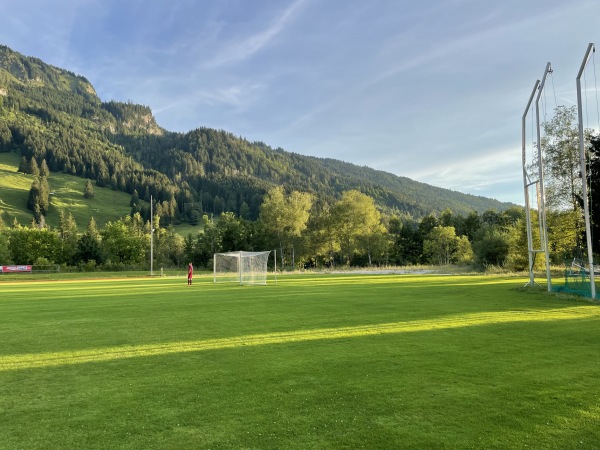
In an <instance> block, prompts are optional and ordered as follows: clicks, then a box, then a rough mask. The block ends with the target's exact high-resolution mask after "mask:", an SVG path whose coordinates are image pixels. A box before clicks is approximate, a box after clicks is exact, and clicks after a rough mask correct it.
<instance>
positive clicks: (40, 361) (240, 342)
mask: <svg viewBox="0 0 600 450" xmlns="http://www.w3.org/2000/svg"><path fill="white" fill-rule="evenodd" d="M589 318H596V319H598V318H600V308H598V307H595V306H579V307H573V308H561V309H556V310H544V311H539V310H529V311H507V312H494V313H480V314H465V315H458V316H454V317H445V318H439V319H435V320H417V321H409V322H395V323H383V324H378V325H366V326H354V327H340V328H325V329H314V330H300V331H291V332H286V333H267V334H258V335H249V336H240V337H232V338H221V339H209V340H201V341H189V342H172V343H164V344H154V345H130V346H126V347H113V348H99V349H90V350H81V351H68V352H56V353H41V354H25V355H8V356H5V357H1V356H0V372H1V371H5V370H17V369H31V368H37V367H53V366H60V365H67V364H81V363H88V362H101V361H110V360H113V359H123V358H136V357H145V356H156V355H166V354H172V353H184V352H198V351H207V350H223V349H229V348H236V347H242V346H255V345H274V344H284V343H291V342H304V341H314V340H322V339H346V338H358V337H366V336H374V335H381V334H394V333H409V332H424V331H433V330H443V329H453V328H463V327H473V326H485V325H497V324H506V323H514V322H547V321H559V320H577V319H589Z"/></svg>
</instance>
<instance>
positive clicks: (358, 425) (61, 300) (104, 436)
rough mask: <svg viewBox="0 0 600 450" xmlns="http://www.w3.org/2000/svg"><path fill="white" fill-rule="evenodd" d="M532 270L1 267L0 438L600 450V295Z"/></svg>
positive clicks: (27, 443) (69, 444) (34, 442)
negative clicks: (202, 271)
mask: <svg viewBox="0 0 600 450" xmlns="http://www.w3.org/2000/svg"><path fill="white" fill-rule="evenodd" d="M525 281H526V280H525V279H521V278H507V277H486V276H410V275H402V276H397V275H369V276H367V275H352V274H348V275H321V274H313V275H302V276H300V275H294V276H284V277H280V278H279V280H278V284H277V285H273V284H271V285H268V286H257V287H239V286H234V285H216V286H215V285H213V284H212V278H211V277H209V276H206V275H203V276H200V277H196V280H195V284H194V286H192V287H188V286H186V284H185V278H184V277H183V276H182V277H179V278H129V279H121V280H116V279H114V280H107V279H96V280H66V281H53V282H49V281H24V280H22V281H20V282H19V281H4V282H1V279H0V448H11V449H12V448H27V449H34V448H53V449H56V448H58V449H60V448H65V449H66V448H69V449H71V448H86V449H94V448H123V449H128V448H131V449H134V448H135V449H138V448H144V449H153V448H156V449H165V448H173V449H175V448H232V449H234V448H235V449H237V448H247V449H250V448H257V449H258V448H261V449H262V448H273V449H276V448H277V449H279V448H281V449H296V448H297V449H305V448H317V449H331V448H348V449H350V448H351V449H354V448H370V449H374V448H427V449H449V448H460V449H462V448H497V449H506V448H511V449H513V448H516V449H518V448H537V449H554V448H556V449H570V448H588V449H592V448H598V447H599V446H600V399H599V395H600V394H598V386H597V385H598V379H599V378H600V359H599V358H598V355H599V350H598V342H600V308H599V307H598V305H596V304H593V303H589V302H585V301H582V300H578V299H572V298H567V297H558V296H554V295H548V294H546V293H544V292H541V291H526V290H523V289H522V288H521V286H523V284H524V283H525Z"/></svg>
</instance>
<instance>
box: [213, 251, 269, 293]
mask: <svg viewBox="0 0 600 450" xmlns="http://www.w3.org/2000/svg"><path fill="white" fill-rule="evenodd" d="M270 255H271V250H269V251H263V252H244V251H240V252H225V253H215V254H214V257H213V282H214V283H219V282H221V283H227V282H229V283H237V284H240V285H260V284H262V285H266V284H267V273H268V269H267V266H268V262H269V256H270Z"/></svg>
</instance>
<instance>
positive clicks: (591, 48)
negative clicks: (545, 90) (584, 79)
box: [576, 43, 596, 298]
mask: <svg viewBox="0 0 600 450" xmlns="http://www.w3.org/2000/svg"><path fill="white" fill-rule="evenodd" d="M595 51H596V48H595V47H594V44H593V43H590V44H588V48H587V51H586V52H585V56H584V58H583V62H582V63H581V67H580V68H579V73H578V74H577V80H576V81H577V115H578V116H579V160H580V165H581V180H582V183H581V185H582V197H583V211H584V217H585V234H586V240H587V254H588V264H589V269H590V288H591V294H592V298H596V282H595V280H594V253H593V251H592V231H591V226H590V206H589V200H588V192H587V170H586V163H587V158H586V155H585V143H584V141H583V112H582V107H581V75H583V71H584V70H585V66H587V63H588V61H589V60H590V56H591V55H592V54H593V53H594V52H595Z"/></svg>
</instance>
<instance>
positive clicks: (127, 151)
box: [0, 46, 509, 223]
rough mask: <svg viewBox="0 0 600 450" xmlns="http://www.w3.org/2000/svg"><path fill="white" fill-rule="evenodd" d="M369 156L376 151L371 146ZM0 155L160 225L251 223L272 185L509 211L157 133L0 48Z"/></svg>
mask: <svg viewBox="0 0 600 450" xmlns="http://www.w3.org/2000/svg"><path fill="white" fill-rule="evenodd" d="M371 150H372V151H376V149H371ZM0 151H2V152H16V153H18V154H19V155H20V156H21V157H23V158H25V163H26V164H31V161H32V159H33V160H35V162H36V164H37V165H38V166H41V165H42V163H44V162H45V164H46V165H47V167H48V169H49V170H50V171H52V172H64V173H69V174H73V175H77V176H79V177H82V178H84V179H86V178H87V179H90V180H93V182H94V183H96V185H98V186H110V187H112V188H113V189H115V190H119V191H124V192H127V193H129V194H133V193H134V192H137V194H138V195H139V197H140V198H142V199H145V200H149V199H150V195H152V196H153V197H154V199H155V201H156V212H157V214H158V215H159V216H160V217H161V219H162V221H163V223H173V222H181V221H189V222H191V223H197V222H198V221H199V220H200V219H201V217H202V214H204V213H209V214H217V215H218V214H220V213H222V212H224V211H230V212H233V213H235V214H236V215H240V216H242V217H244V218H247V219H256V218H257V217H258V213H259V206H260V204H261V202H262V200H263V197H264V195H265V193H266V192H267V190H268V189H269V188H270V187H273V186H275V185H282V186H284V187H285V188H286V189H287V190H290V191H292V190H296V191H301V192H307V193H311V194H313V195H315V196H316V198H317V199H318V202H321V203H331V202H333V201H334V200H336V199H339V198H340V197H341V195H342V193H343V192H345V191H348V190H352V189H356V190H358V191H361V192H363V193H365V194H367V195H369V196H370V197H372V198H373V199H374V200H375V204H376V205H377V207H378V208H379V209H381V210H382V211H386V212H395V213H397V214H398V215H401V216H405V217H408V216H410V217H412V218H415V219H418V218H421V217H423V216H425V215H427V214H429V213H432V212H438V213H439V212H441V211H443V210H444V209H446V208H450V209H452V211H453V212H454V213H456V214H463V215H466V214H468V213H469V212H471V211H476V212H479V213H481V212H483V211H485V210H488V209H497V210H504V209H506V208H507V207H508V206H509V205H507V204H503V203H500V202H498V201H496V200H493V199H487V198H482V197H476V196H472V195H466V194H462V193H458V192H453V191H449V190H445V189H440V188H436V187H433V186H429V185H426V184H423V183H418V182H415V181H412V180H410V179H408V178H403V177H397V176H395V175H392V174H389V173H385V172H381V171H375V170H373V169H370V168H368V167H359V166H355V165H352V164H348V163H344V162H341V161H335V160H330V159H321V158H314V157H307V156H303V155H300V154H296V153H290V152H286V151H285V150H283V149H279V148H278V149H272V148H271V147H269V146H268V145H266V144H264V143H261V142H249V141H247V140H245V139H244V138H240V137H236V136H234V135H232V134H231V133H228V132H226V131H223V130H214V129H209V128H202V127H200V128H197V129H195V130H191V131H189V132H187V133H174V132H169V131H167V130H164V129H162V128H161V127H160V126H159V125H158V124H157V123H156V121H155V119H154V117H153V115H152V111H151V110H150V108H148V107H146V106H141V105H136V104H133V103H130V102H129V103H121V102H116V101H106V102H103V101H101V99H99V98H98V96H97V95H96V93H95V90H94V88H93V86H92V85H91V84H90V83H89V81H88V80H87V79H86V78H84V77H83V76H80V75H76V74H73V73H71V72H69V71H66V70H63V69H60V68H56V67H53V66H50V65H48V64H45V63H44V62H43V61H41V60H39V59H37V58H32V57H25V56H23V55H21V54H19V53H17V52H14V51H12V50H11V49H9V48H8V47H6V46H0Z"/></svg>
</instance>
